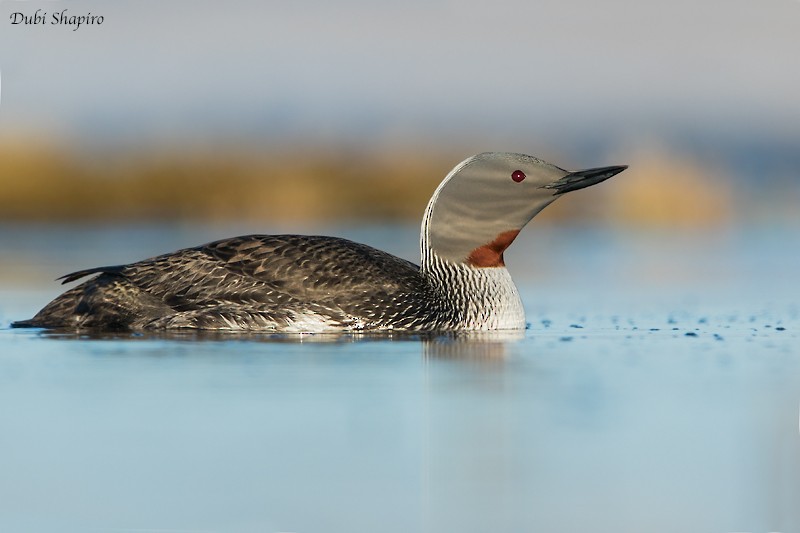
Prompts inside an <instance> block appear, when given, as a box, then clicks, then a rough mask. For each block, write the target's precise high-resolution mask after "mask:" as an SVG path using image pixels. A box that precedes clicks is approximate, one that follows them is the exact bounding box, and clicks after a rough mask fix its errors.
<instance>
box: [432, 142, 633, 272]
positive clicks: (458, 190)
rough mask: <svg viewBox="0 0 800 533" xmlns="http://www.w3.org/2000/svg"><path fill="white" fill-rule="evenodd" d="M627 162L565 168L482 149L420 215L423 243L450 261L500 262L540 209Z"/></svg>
mask: <svg viewBox="0 0 800 533" xmlns="http://www.w3.org/2000/svg"><path fill="white" fill-rule="evenodd" d="M626 168H628V167H627V166H613V167H603V168H593V169H588V170H580V171H577V172H570V171H567V170H564V169H561V168H559V167H557V166H555V165H551V164H550V163H546V162H544V161H542V160H541V159H538V158H536V157H532V156H529V155H524V154H513V153H505V152H486V153H483V154H478V155H476V156H473V157H470V158H469V159H467V160H465V161H463V162H461V163H460V164H459V165H457V166H456V167H455V168H454V169H453V170H452V171H450V174H448V175H447V177H445V179H444V181H442V183H441V184H440V185H439V187H438V188H437V189H436V192H434V194H433V197H432V198H431V201H430V203H428V208H427V210H426V211H425V217H424V218H423V221H422V248H423V260H424V257H425V253H426V248H428V249H430V250H432V251H433V252H435V254H436V255H437V256H439V257H440V258H442V259H445V260H447V261H450V262H453V263H466V264H469V265H472V266H475V267H498V266H503V265H504V263H503V252H504V251H505V249H506V248H508V246H509V245H510V244H511V243H512V242H513V241H514V238H515V237H516V236H517V234H518V233H519V232H520V230H521V229H522V228H523V227H525V224H527V223H528V222H530V220H531V219H532V218H533V217H534V216H536V214H537V213H539V211H541V210H542V209H544V208H545V207H547V206H548V205H549V204H550V203H552V202H554V201H555V200H556V199H557V198H559V197H560V196H562V195H564V194H565V193H568V192H570V191H576V190H578V189H583V188H585V187H589V186H590V185H594V184H596V183H600V182H601V181H605V180H607V179H608V178H610V177H611V176H614V175H615V174H619V173H620V172H622V171H623V170H625V169H626Z"/></svg>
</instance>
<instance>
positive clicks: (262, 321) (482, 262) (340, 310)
mask: <svg viewBox="0 0 800 533" xmlns="http://www.w3.org/2000/svg"><path fill="white" fill-rule="evenodd" d="M625 168H627V167H624V166H613V167H604V168H595V169H590V170H582V171H578V172H568V171H566V170H562V169H560V168H558V167H556V166H553V165H550V164H548V163H545V162H544V161H541V160H539V159H537V158H535V157H531V156H527V155H521V154H511V153H494V152H492V153H484V154H479V155H476V156H474V157H471V158H469V159H467V160H466V161H463V162H462V163H460V164H459V165H458V166H456V167H455V168H454V169H453V170H452V171H451V172H450V174H448V175H447V177H446V178H445V179H444V181H442V183H441V184H440V185H439V187H438V188H437V189H436V191H435V192H434V193H433V197H432V198H431V200H430V202H429V203H428V207H427V209H426V210H425V215H424V217H423V220H422V235H421V250H422V261H421V266H419V267H418V266H416V265H414V264H413V263H410V262H408V261H405V260H403V259H400V258H398V257H395V256H393V255H390V254H388V253H386V252H382V251H380V250H376V249H375V248H371V247H369V246H365V245H363V244H357V243H354V242H351V241H348V240H345V239H339V238H335V237H316V236H299V235H274V236H267V235H250V236H244V237H234V238H232V239H225V240H222V241H217V242H212V243H210V244H206V245H204V246H198V247H196V248H187V249H184V250H179V251H177V252H173V253H170V254H165V255H161V256H158V257H154V258H152V259H145V260H144V261H139V262H137V263H131V264H128V265H121V266H111V267H99V268H90V269H88V270H82V271H80V272H75V273H73V274H69V275H67V276H64V278H63V279H64V283H67V282H70V281H74V280H77V279H80V278H82V277H84V276H87V275H90V274H99V275H98V276H96V277H94V278H92V279H90V280H88V281H86V282H85V283H83V284H81V285H79V286H77V287H75V288H73V289H71V290H69V291H67V292H65V293H64V294H62V295H61V296H59V297H58V298H56V299H55V300H53V301H52V302H50V303H49V304H47V306H45V308H44V309H42V310H41V311H39V313H37V314H36V316H34V317H33V318H32V319H30V320H24V321H21V322H15V323H14V324H13V325H14V326H17V327H26V326H27V327H46V328H69V329H81V328H99V329H146V328H157V329H161V328H167V329H169V328H198V329H214V330H262V331H263V330H267V331H283V332H292V331H296V332H303V331H308V332H315V331H341V330H350V331H360V330H366V331H369V330H372V331H376V330H383V331H385V330H411V331H435V330H442V331H452V330H495V329H522V328H524V327H525V315H524V312H523V309H522V303H521V302H520V298H519V295H518V293H517V289H516V287H515V286H514V283H513V281H512V280H511V276H510V275H509V273H508V271H507V270H506V268H505V264H504V262H503V252H504V251H505V249H506V248H508V246H509V245H510V244H511V243H512V242H513V241H514V238H515V237H516V236H517V234H518V233H519V231H520V230H521V229H522V228H523V227H524V226H525V224H527V223H528V222H529V221H530V220H531V219H532V218H533V217H534V216H535V215H536V214H537V213H538V212H539V211H541V210H542V209H543V208H544V207H546V206H547V205H548V204H550V203H551V202H553V201H554V200H555V199H557V198H558V197H559V196H561V195H562V194H564V193H567V192H570V191H574V190H578V189H582V188H584V187H588V186H590V185H594V184H595V183H599V182H601V181H603V180H606V179H608V178H610V177H611V176H614V175H615V174H617V173H619V172H622V171H623V170H625Z"/></svg>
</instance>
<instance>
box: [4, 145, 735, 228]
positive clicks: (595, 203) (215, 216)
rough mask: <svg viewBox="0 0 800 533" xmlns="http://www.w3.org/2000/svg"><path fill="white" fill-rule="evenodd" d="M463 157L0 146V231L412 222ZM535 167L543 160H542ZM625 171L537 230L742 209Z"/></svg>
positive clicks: (701, 182) (651, 170)
mask: <svg viewBox="0 0 800 533" xmlns="http://www.w3.org/2000/svg"><path fill="white" fill-rule="evenodd" d="M467 155H470V154H466V153H464V154H453V153H443V152H442V153H437V152H434V151H431V152H428V153H420V152H419V151H418V150H414V151H412V150H403V149H397V150H396V151H386V152H365V153H361V152H354V151H353V150H335V149H331V148H320V147H302V148H301V147H297V148H289V149H283V150H274V151H264V150H263V148H262V149H260V150H259V149H256V148H252V149H248V148H241V147H238V148H231V147H219V146H216V147H207V148H202V149H187V148H183V149H172V148H171V149H159V150H153V149H140V150H126V151H119V150H105V151H94V152H81V151H80V150H76V149H70V148H68V147H64V146H54V145H48V144H44V143H30V142H9V141H7V140H6V141H3V142H0V221H20V222H23V221H45V222H73V221H74V222H85V221H113V222H127V221H137V220H176V219H183V220H193V219H197V220H204V221H210V222H214V221H228V220H257V221H261V220H263V221H294V220H299V221H325V220H341V219H369V220H390V221H418V220H419V219H420V217H421V215H422V212H423V210H424V208H425V205H426V203H427V201H428V199H429V198H430V195H431V193H432V192H433V190H434V189H435V188H436V186H437V185H438V183H439V182H440V180H441V179H442V178H443V177H444V176H445V174H446V173H447V172H448V171H449V170H450V169H451V168H452V167H453V166H454V165H455V164H456V163H458V162H459V161H460V160H461V159H463V158H464V157H466V156H467ZM539 155H541V154H539ZM611 163H626V164H629V165H630V169H629V170H628V171H626V172H625V173H624V174H621V175H620V176H619V177H616V178H614V179H613V180H612V181H610V182H609V183H607V184H604V185H602V186H600V187H595V188H592V189H589V190H586V191H582V192H581V193H578V194H574V195H570V199H569V201H561V202H557V203H556V204H554V205H553V206H552V207H550V208H548V209H547V210H545V211H544V212H543V214H542V215H541V217H542V219H543V220H550V221H556V222H562V221H570V222H573V221H574V222H583V221H589V222H590V223H598V222H599V221H604V222H607V223H625V224H628V223H632V222H633V223H637V224H641V225H655V226H661V225H664V226H670V227H672V226H675V225H679V226H689V227H697V226H709V225H711V226H713V225H721V224H725V223H727V222H729V221H730V220H731V219H732V218H733V217H734V215H735V213H736V205H737V203H738V202H739V199H738V198H737V195H736V189H735V188H734V187H732V186H731V183H730V180H726V179H725V177H724V176H723V175H721V174H720V173H719V172H715V171H713V170H709V169H708V168H706V167H705V166H703V165H700V164H699V163H697V162H693V161H691V160H689V159H682V158H678V157H675V156H674V155H669V156H668V155H667V154H665V153H663V152H659V151H658V150H650V151H648V150H638V151H634V152H632V153H631V152H629V153H627V154H626V155H625V156H624V157H620V158H619V161H616V160H615V161H598V162H597V166H601V165H603V164H611Z"/></svg>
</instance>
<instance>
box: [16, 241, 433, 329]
mask: <svg viewBox="0 0 800 533" xmlns="http://www.w3.org/2000/svg"><path fill="white" fill-rule="evenodd" d="M94 273H97V274H99V275H98V276H96V277H94V278H92V279H90V280H88V281H86V282H84V283H83V284H81V285H79V286H77V287H75V288H73V289H71V290H69V291H67V292H65V293H64V294H62V295H61V296H59V297H58V298H56V299H55V300H53V301H52V302H51V303H50V304H48V305H47V306H46V307H45V308H44V309H42V310H41V311H40V312H39V313H38V314H37V315H36V316H35V317H34V318H32V319H31V320H28V321H23V322H18V323H16V324H15V325H17V326H33V327H60V328H64V327H67V328H75V327H78V328H106V329H108V328H123V329H126V328H132V329H143V328H203V329H245V330H278V331H324V330H342V329H351V330H369V329H385V328H387V327H393V328H394V329H435V327H431V326H434V325H433V324H431V321H432V320H435V319H436V317H439V319H441V318H442V317H443V316H444V315H446V314H447V313H446V312H445V310H443V309H442V305H441V302H440V301H439V299H438V298H437V296H436V294H434V291H433V289H432V288H431V287H430V285H429V284H428V283H427V281H426V280H425V278H423V276H421V275H420V271H419V267H417V266H416V265H414V264H413V263H410V262H408V261H405V260H403V259H400V258H398V257H395V256H393V255H391V254H388V253H386V252H382V251H380V250H377V249H375V248H372V247H370V246H366V245H363V244H358V243H355V242H352V241H349V240H346V239H340V238H334V237H320V236H301V235H272V236H268V235H248V236H243V237H235V238H231V239H225V240H221V241H216V242H212V243H209V244H206V245H203V246H198V247H195V248H187V249H184V250H179V251H177V252H174V253H170V254H165V255H161V256H158V257H154V258H152V259H147V260H144V261H140V262H137V263H131V264H129V265H121V266H114V267H100V268H94V269H89V270H84V271H80V272H76V273H74V274H71V275H68V276H65V279H66V281H73V280H75V279H79V278H81V277H83V276H86V275H90V274H94Z"/></svg>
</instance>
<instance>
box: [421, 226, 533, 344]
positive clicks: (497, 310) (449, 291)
mask: <svg viewBox="0 0 800 533" xmlns="http://www.w3.org/2000/svg"><path fill="white" fill-rule="evenodd" d="M421 247H422V258H421V262H420V263H421V265H420V273H421V274H422V276H423V277H424V278H425V279H426V280H427V281H428V282H429V283H430V285H431V288H432V289H433V292H434V293H435V294H436V295H437V296H438V298H439V299H440V300H441V301H442V302H443V303H444V304H445V307H446V308H447V309H448V310H450V312H449V313H448V314H449V315H450V319H449V320H450V321H451V323H450V324H448V325H447V328H448V329H449V328H453V329H465V330H484V331H486V330H507V329H525V311H524V309H523V307H522V300H520V297H519V292H518V291H517V287H516V286H515V285H514V282H513V280H512V279H511V274H509V272H508V270H507V269H506V268H505V267H504V266H499V267H488V268H486V267H476V266H472V265H470V264H467V263H453V262H451V261H448V260H446V259H442V258H441V257H439V256H438V255H437V254H436V252H435V251H433V250H432V249H431V248H430V247H428V246H427V243H426V242H425V238H424V236H423V238H422V243H421Z"/></svg>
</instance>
